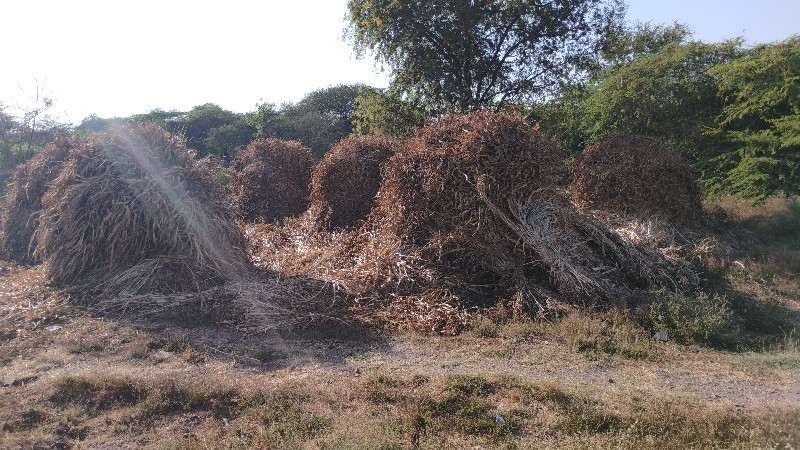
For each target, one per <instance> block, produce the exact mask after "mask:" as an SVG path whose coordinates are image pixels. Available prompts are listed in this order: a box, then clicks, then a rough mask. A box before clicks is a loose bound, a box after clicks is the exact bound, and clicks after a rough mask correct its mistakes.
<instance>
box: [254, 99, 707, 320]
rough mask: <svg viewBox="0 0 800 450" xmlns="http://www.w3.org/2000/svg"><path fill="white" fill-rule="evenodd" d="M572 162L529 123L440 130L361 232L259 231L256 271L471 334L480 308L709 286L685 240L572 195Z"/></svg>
mask: <svg viewBox="0 0 800 450" xmlns="http://www.w3.org/2000/svg"><path fill="white" fill-rule="evenodd" d="M565 164H566V162H565V155H564V152H563V151H562V150H561V149H559V148H557V147H556V146H554V145H553V144H552V143H550V142H549V141H547V140H546V139H545V138H544V137H542V136H541V135H540V134H539V133H538V132H537V131H535V130H534V129H533V128H532V127H530V126H529V125H528V124H527V123H526V122H525V120H524V119H523V118H522V117H521V116H518V115H514V114H510V113H490V112H476V113H472V114H469V115H450V116H445V117H441V118H439V119H437V120H435V121H432V122H431V123H429V124H428V125H427V126H425V127H424V128H422V129H420V130H418V131H417V133H416V134H415V135H413V136H412V137H411V138H409V139H408V140H407V141H405V142H404V143H403V144H402V145H400V146H399V147H398V148H397V150H396V153H395V154H394V156H393V157H392V158H391V159H390V160H389V161H388V162H387V163H386V165H385V166H384V168H383V171H382V181H381V185H380V189H379V191H378V194H377V197H376V198H377V200H376V204H375V207H374V208H373V210H372V211H371V212H370V214H369V216H368V218H367V220H366V222H365V223H364V224H363V225H362V226H361V227H360V228H358V229H350V230H339V231H335V232H328V231H325V230H315V229H313V227H309V226H308V225H307V224H306V223H305V222H304V221H303V220H300V221H298V222H297V223H295V224H292V225H290V226H288V227H282V228H281V227H268V228H263V227H262V228H260V229H256V228H254V227H250V228H249V229H248V232H247V234H248V239H249V241H250V242H251V244H253V245H252V246H251V250H252V251H253V254H254V255H255V257H256V261H257V264H259V265H261V266H262V267H268V268H270V269H274V270H278V271H282V272H286V273H291V274H293V275H303V276H308V277H311V278H315V279H320V280H325V281H327V282H329V283H331V284H333V285H335V286H337V287H339V288H340V289H341V290H342V291H344V292H346V293H348V294H350V295H352V296H353V297H354V298H355V299H356V302H357V306H358V307H359V308H360V309H361V311H362V312H363V313H364V314H366V315H370V314H372V315H373V316H375V317H376V318H377V319H378V320H380V321H382V322H383V323H384V324H388V325H389V326H391V327H396V328H412V329H418V330H419V329H422V330H428V331H436V332H440V333H447V334H450V333H455V332H458V330H460V329H461V328H463V326H464V325H465V324H466V323H467V322H468V317H469V315H468V314H467V311H469V310H470V309H471V308H473V307H481V306H488V305H494V304H497V303H498V302H510V303H512V306H513V308H514V310H515V311H520V312H530V311H531V310H537V309H546V308H552V307H559V304H560V302H571V303H586V302H591V301H605V300H610V299H616V298H618V297H620V296H621V295H624V294H626V293H628V292H630V289H635V288H638V287H646V286H669V287H674V288H678V287H679V286H681V285H684V284H687V283H689V284H690V283H692V282H693V281H695V280H696V275H695V272H694V270H693V267H692V265H691V264H690V263H689V262H688V259H687V258H686V253H687V251H686V250H685V248H686V247H687V245H685V244H688V243H685V244H684V243H681V244H679V243H678V241H677V240H676V237H675V233H674V229H673V228H672V227H671V225H669V224H668V223H666V222H663V221H658V220H654V219H648V220H638V219H626V218H620V217H619V216H616V215H612V214H606V213H602V212H600V211H588V210H584V209H581V208H580V207H579V206H577V205H576V204H574V203H573V202H572V201H571V199H570V196H569V195H568V194H567V192H566V191H564V190H563V189H562V188H561V187H560V180H561V177H562V176H563V172H564V170H565Z"/></svg>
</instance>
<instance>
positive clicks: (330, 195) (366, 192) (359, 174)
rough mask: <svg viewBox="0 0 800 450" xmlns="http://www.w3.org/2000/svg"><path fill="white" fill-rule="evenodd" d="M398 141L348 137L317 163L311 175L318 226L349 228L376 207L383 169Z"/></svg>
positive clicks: (313, 207)
mask: <svg viewBox="0 0 800 450" xmlns="http://www.w3.org/2000/svg"><path fill="white" fill-rule="evenodd" d="M397 146H398V142H397V141H395V140H393V139H390V138H386V137H379V136H361V137H356V138H349V139H344V140H342V141H340V142H338V143H337V144H335V145H334V146H333V148H332V149H331V151H330V152H328V153H327V154H326V155H325V157H324V158H323V159H322V160H321V161H320V162H319V163H317V165H316V166H315V167H314V172H313V174H312V175H311V186H310V189H311V208H310V210H311V211H314V214H315V217H316V220H317V224H318V226H321V227H325V228H328V229H338V228H349V227H353V226H356V225H358V224H360V223H361V222H362V221H363V220H364V219H365V218H366V216H367V214H369V212H370V211H371V210H372V207H373V205H374V203H375V194H377V192H378V188H379V187H380V183H381V168H382V167H383V165H384V164H385V163H386V161H388V160H389V158H390V157H391V156H392V154H393V153H394V149H395V148H396V147H397Z"/></svg>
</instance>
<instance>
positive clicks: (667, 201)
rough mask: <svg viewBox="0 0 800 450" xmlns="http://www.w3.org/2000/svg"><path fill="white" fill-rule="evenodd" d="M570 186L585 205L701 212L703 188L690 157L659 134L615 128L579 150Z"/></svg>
mask: <svg viewBox="0 0 800 450" xmlns="http://www.w3.org/2000/svg"><path fill="white" fill-rule="evenodd" d="M570 192H571V194H572V196H573V199H574V200H575V201H576V202H577V203H579V204H581V205H582V206H584V207H586V208H596V209H602V210H605V211H608V212H613V213H617V214H622V215H627V216H643V217H644V216H663V217H666V218H668V219H671V220H676V219H680V220H686V219H694V218H697V217H698V216H699V215H700V214H701V212H702V207H701V201H700V198H701V192H700V187H699V185H698V183H697V181H696V177H695V175H694V173H693V171H692V169H691V168H690V167H689V163H688V162H687V161H686V160H685V159H684V158H682V157H681V156H679V155H678V154H676V153H675V152H673V151H672V150H671V149H670V148H669V147H667V146H666V145H664V144H663V143H662V142H660V141H658V140H657V139H654V138H650V137H646V136H640V135H635V134H631V135H625V134H615V135H610V136H607V137H605V138H603V139H600V140H598V141H597V142H595V143H594V144H593V145H592V146H590V147H589V148H587V149H585V150H584V151H582V152H581V153H579V154H578V156H577V158H576V161H575V165H574V167H573V170H572V183H571V185H570Z"/></svg>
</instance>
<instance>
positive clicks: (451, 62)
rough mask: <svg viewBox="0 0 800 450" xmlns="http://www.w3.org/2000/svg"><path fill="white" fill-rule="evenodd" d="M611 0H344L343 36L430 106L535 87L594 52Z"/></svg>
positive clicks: (530, 93) (611, 11)
mask: <svg viewBox="0 0 800 450" xmlns="http://www.w3.org/2000/svg"><path fill="white" fill-rule="evenodd" d="M619 8H620V5H619V3H618V2H617V1H614V0H549V1H548V0H545V1H540V0H471V1H457V0H430V1H425V2H418V1H411V0H349V2H348V15H347V19H348V21H349V27H348V30H347V33H348V36H349V38H350V40H351V41H352V43H353V45H354V47H355V50H356V52H357V54H358V55H359V56H361V55H363V54H364V53H365V52H367V51H371V52H374V53H375V57H376V60H377V62H379V63H381V64H384V65H386V66H388V67H389V68H390V70H391V72H392V77H393V81H392V83H393V86H394V87H395V88H396V89H398V90H399V91H400V92H402V93H405V94H408V95H409V98H411V99H414V100H418V101H420V102H421V104H424V105H426V107H428V108H430V109H433V110H458V111H467V110H471V109H474V108H476V107H480V106H485V105H495V106H496V107H498V108H499V107H502V105H503V104H504V103H506V102H516V101H522V100H525V99H530V98H534V97H536V96H539V95H540V94H542V93H543V92H545V91H547V90H548V89H549V88H553V87H555V86H556V85H557V82H558V80H560V79H562V78H564V76H566V75H570V74H572V75H575V73H576V71H580V70H583V69H584V68H585V66H586V64H588V62H589V61H590V60H591V59H592V55H593V54H594V52H595V50H596V48H597V47H598V46H599V45H600V42H601V37H602V36H603V33H604V31H605V30H606V29H607V28H608V25H609V23H610V22H611V21H612V19H613V17H614V16H615V13H616V11H617V10H618V9H619Z"/></svg>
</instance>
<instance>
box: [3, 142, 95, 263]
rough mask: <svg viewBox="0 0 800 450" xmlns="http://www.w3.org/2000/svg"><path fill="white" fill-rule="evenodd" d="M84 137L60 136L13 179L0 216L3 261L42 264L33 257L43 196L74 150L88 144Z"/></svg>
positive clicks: (16, 173)
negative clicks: (34, 238) (34, 237)
mask: <svg viewBox="0 0 800 450" xmlns="http://www.w3.org/2000/svg"><path fill="white" fill-rule="evenodd" d="M84 143H85V140H84V139H83V138H80V137H64V136H58V137H56V140H55V141H54V142H53V143H51V144H50V145H48V146H46V147H45V148H43V149H41V150H40V151H39V153H37V154H36V156H34V157H33V158H31V160H30V161H28V162H26V163H25V164H23V165H21V166H20V167H18V168H17V170H16V172H15V173H14V175H13V177H12V178H11V186H10V188H9V190H8V194H7V196H6V199H5V202H4V204H3V208H2V216H1V217H0V259H4V260H8V261H15V262H18V263H21V264H34V263H37V262H39V261H38V260H37V259H36V258H34V256H33V249H34V248H35V247H36V241H35V240H32V239H31V238H32V237H33V233H34V231H35V230H36V224H37V220H38V214H39V211H40V210H41V209H42V197H43V196H44V194H45V192H46V191H47V189H48V188H49V187H50V185H51V184H52V182H53V180H54V179H55V178H56V176H58V173H59V172H60V171H61V167H62V166H63V165H64V161H65V160H66V159H67V158H68V157H69V153H70V151H71V150H72V149H73V148H76V147H80V146H82V145H84Z"/></svg>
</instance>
